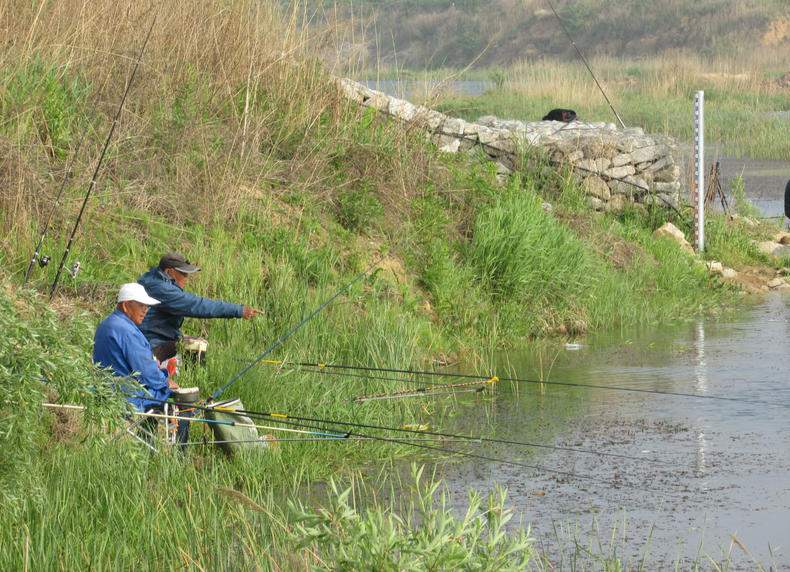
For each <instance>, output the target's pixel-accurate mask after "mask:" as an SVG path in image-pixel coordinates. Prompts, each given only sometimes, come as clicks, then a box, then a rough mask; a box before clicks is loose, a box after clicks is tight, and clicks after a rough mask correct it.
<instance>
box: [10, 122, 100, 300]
mask: <svg viewBox="0 0 790 572" xmlns="http://www.w3.org/2000/svg"><path fill="white" fill-rule="evenodd" d="M87 137H88V128H87V127H85V131H83V133H82V137H81V138H80V141H79V143H78V144H77V148H76V149H75V150H74V153H73V154H72V155H71V159H70V160H69V164H68V166H67V167H66V172H65V173H64V175H63V181H61V183H60V188H59V189H58V194H57V195H56V196H55V202H54V203H53V204H52V208H51V209H50V211H49V215H47V220H46V221H45V222H44V224H43V226H42V229H41V232H40V233H39V237H38V242H37V243H36V246H35V247H34V248H33V256H31V257H30V262H29V263H28V265H27V270H26V271H25V277H24V279H23V280H22V285H23V286H24V285H26V284H27V281H28V280H29V279H30V274H31V273H32V272H33V266H35V264H36V262H37V261H39V257H40V256H41V247H42V246H43V244H44V239H45V238H46V236H47V232H49V227H50V225H51V224H52V218H53V217H54V216H55V211H56V210H57V209H58V207H59V206H60V199H61V197H62V196H63V193H64V191H65V190H66V184H67V183H68V180H69V178H70V177H71V173H72V170H73V168H74V163H75V162H76V160H77V156H78V155H79V153H80V149H82V144H83V143H84V142H85V139H86V138H87ZM39 264H40V265H41V267H42V268H43V267H44V266H46V265H47V264H49V257H46V256H45V257H43V258H41V260H40V261H39Z"/></svg>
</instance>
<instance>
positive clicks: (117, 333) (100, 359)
mask: <svg viewBox="0 0 790 572" xmlns="http://www.w3.org/2000/svg"><path fill="white" fill-rule="evenodd" d="M93 361H94V362H96V364H97V365H99V367H103V368H106V367H110V368H112V371H113V373H114V374H115V375H116V376H118V377H127V378H128V377H132V378H133V379H134V380H136V381H137V382H138V383H140V385H142V386H143V387H144V388H145V389H146V390H147V391H142V390H139V389H138V390H137V391H135V390H133V389H131V388H127V389H126V391H127V393H131V394H132V395H133V397H130V398H129V402H130V403H131V404H132V405H134V406H135V408H137V410H138V411H145V410H146V409H149V408H150V407H155V406H157V405H161V403H159V402H158V401H151V400H147V399H145V398H146V397H153V398H154V399H155V400H156V399H158V400H164V399H167V398H168V397H170V389H169V388H168V386H167V374H166V373H165V372H163V371H162V370H161V369H159V366H158V364H157V362H156V359H155V358H154V354H153V352H152V351H151V345H150V344H149V343H148V340H146V339H145V336H144V335H143V333H142V332H141V331H140V329H139V328H138V327H137V325H136V324H135V323H134V322H132V321H131V320H130V319H129V317H128V316H127V315H126V314H124V313H123V312H121V311H120V310H115V311H114V312H113V313H112V314H110V315H109V316H107V318H105V319H104V321H103V322H102V323H101V324H99V327H98V328H96V335H95V336H94V337H93ZM135 372H137V373H136V374H135V375H132V374H133V373H135Z"/></svg>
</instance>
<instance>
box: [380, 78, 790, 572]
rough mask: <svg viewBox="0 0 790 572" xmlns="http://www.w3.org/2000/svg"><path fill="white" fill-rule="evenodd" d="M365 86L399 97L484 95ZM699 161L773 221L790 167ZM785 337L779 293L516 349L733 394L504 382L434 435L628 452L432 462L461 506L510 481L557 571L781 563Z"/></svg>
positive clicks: (551, 371) (581, 373)
mask: <svg viewBox="0 0 790 572" xmlns="http://www.w3.org/2000/svg"><path fill="white" fill-rule="evenodd" d="M368 85H369V87H372V88H374V89H379V90H382V91H385V92H387V93H390V94H392V95H396V96H399V97H407V98H415V97H416V98H421V97H423V98H424V97H425V95H426V94H427V93H428V92H430V91H431V90H433V91H436V90H437V89H450V90H452V91H455V92H457V93H461V94H464V95H472V96H476V95H481V94H482V93H484V92H485V91H486V90H487V89H489V88H490V85H489V84H488V83H487V82H463V81H461V82H458V81H454V82H450V84H449V85H442V86H437V85H433V84H425V83H424V82H396V81H393V82H383V83H381V82H380V83H378V84H376V83H375V82H368ZM777 120H783V121H787V118H786V117H784V116H781V117H778V118H777ZM708 159H709V161H713V160H720V161H721V169H722V171H721V176H722V183H723V187H724V190H725V192H728V194H729V190H730V188H731V185H732V182H733V180H734V179H736V178H737V177H743V181H744V187H745V190H746V195H747V197H748V198H749V199H750V200H751V201H752V202H753V203H754V204H755V205H756V206H757V207H758V208H759V209H760V211H761V212H762V214H763V216H767V217H773V216H777V215H781V214H782V212H783V195H784V188H785V184H786V182H787V179H788V178H790V161H759V160H753V159H748V158H745V159H735V158H730V157H726V156H720V152H719V151H718V150H716V149H715V148H711V149H710V153H709V157H708ZM789 334H790V297H787V298H784V297H781V296H780V295H773V296H771V297H769V298H766V299H764V300H763V301H761V302H760V303H758V304H757V305H755V306H753V307H751V308H749V309H748V310H745V311H744V312H742V313H741V314H740V315H737V316H730V317H727V318H722V317H713V318H706V319H700V320H697V321H693V322H687V323H682V324H677V325H674V326H664V327H661V328H653V329H642V330H633V331H628V332H620V331H618V332H616V333H610V334H603V335H596V336H591V337H590V338H588V339H585V340H583V345H581V347H577V346H574V345H572V346H569V347H568V348H567V349H566V348H564V347H563V348H560V349H559V350H553V351H549V350H546V349H545V348H544V349H542V350H525V351H521V352H509V353H508V354H507V355H503V356H500V363H499V371H500V372H502V371H508V372H509V373H510V374H511V376H512V377H518V378H528V379H537V378H542V379H547V380H548V381H561V382H570V383H578V384H596V385H608V386H618V387H623V388H632V389H639V390H655V391H660V392H677V393H690V394H698V395H703V396H711V397H715V396H720V397H726V398H727V400H720V399H704V398H693V397H682V396H669V395H661V394H655V393H644V392H628V391H613V390H605V389H591V388H580V387H567V386H561V385H549V384H544V385H542V386H539V385H535V384H510V383H507V382H502V383H500V384H499V385H498V387H497V390H496V393H495V394H494V396H493V397H489V398H469V397H459V398H458V400H457V402H455V403H453V404H452V407H453V409H455V410H456V411H457V414H456V415H455V416H454V417H453V420H452V421H451V422H449V423H448V422H447V421H444V422H443V423H442V429H443V430H448V431H449V430H453V431H457V432H462V431H463V432H467V433H469V434H477V435H480V434H484V435H492V436H495V437H497V438H500V439H507V440H514V441H522V442H523V441H529V442H533V443H539V444H545V445H557V446H563V447H572V448H576V449H588V450H591V451H597V452H602V453H609V454H617V455H627V456H631V457H636V459H623V458H619V457H605V456H599V455H591V454H585V453H579V452H569V451H553V450H549V449H539V448H532V449H529V448H524V447H521V446H512V445H495V446H485V447H479V448H477V449H469V451H470V452H474V453H476V454H480V455H485V456H490V457H498V458H502V459H508V460H512V461H517V462H521V463H524V464H528V465H535V466H540V467H541V468H540V469H529V468H525V467H513V466H509V465H502V464H497V463H493V462H489V461H485V460H476V461H471V460H467V461H463V460H461V461H460V462H455V463H450V464H441V465H439V466H437V467H436V470H437V471H438V475H439V476H441V477H442V478H443V479H444V481H445V483H446V485H447V488H448V491H450V494H451V495H452V498H453V502H454V504H455V505H456V506H457V507H458V509H459V511H463V510H464V509H465V507H466V502H467V494H468V491H470V490H477V491H480V492H483V493H486V492H490V491H492V490H493V489H494V488H495V487H497V486H503V487H506V488H507V489H508V491H509V500H508V504H509V506H510V507H511V508H512V509H513V510H514V512H515V519H514V520H515V521H516V523H518V524H522V525H529V526H531V527H532V531H533V534H534V536H535V538H536V541H537V543H538V545H539V546H540V548H541V550H542V551H543V552H544V553H545V554H546V555H547V556H548V558H549V559H550V560H551V561H552V563H553V564H555V565H556V566H557V567H558V568H560V569H565V568H569V567H573V566H576V567H578V568H582V569H585V568H588V567H589V568H592V569H598V568H600V567H602V563H601V558H603V557H605V556H606V555H613V554H616V555H618V556H619V557H621V558H623V559H624V560H625V561H626V567H627V568H628V569H630V568H634V567H638V566H639V565H640V564H643V565H644V567H645V569H648V570H654V569H663V568H670V569H673V568H675V567H679V568H680V569H686V568H688V567H689V566H691V564H692V563H694V562H702V563H703V567H705V566H704V564H705V563H706V562H707V560H706V558H707V557H708V556H709V557H711V558H713V559H714V560H726V561H728V562H729V563H730V567H731V569H736V570H752V569H755V568H757V567H758V564H759V565H762V566H764V567H765V568H766V569H774V570H790V374H788V371H787V369H788V367H789V366H790V345H789V344H788V342H787V340H788V335H789ZM749 401H751V402H752V403H748V402H749ZM755 401H759V402H762V403H753V402H755ZM655 461H660V462H661V464H659V463H657V462H655ZM551 470H555V471H561V472H562V473H563V474H560V473H552V472H551ZM567 473H573V474H574V475H575V476H569V475H568V474H567ZM733 539H737V541H735V540H733ZM580 547H581V548H580ZM585 555H586V556H585Z"/></svg>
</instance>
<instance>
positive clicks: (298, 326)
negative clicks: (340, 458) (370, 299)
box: [211, 256, 382, 400]
mask: <svg viewBox="0 0 790 572" xmlns="http://www.w3.org/2000/svg"><path fill="white" fill-rule="evenodd" d="M381 259H382V256H379V257H378V258H377V259H376V261H375V262H373V264H371V265H370V266H369V267H368V268H367V269H365V270H363V271H362V272H360V273H359V274H357V275H356V276H355V277H354V279H353V280H351V281H350V282H349V283H348V284H346V285H345V286H343V287H342V288H340V290H338V291H337V292H335V293H334V294H333V295H332V296H331V297H330V298H329V299H327V300H326V301H324V302H323V303H322V304H321V305H320V306H318V308H316V309H315V310H313V311H312V312H311V313H310V314H309V315H308V316H307V317H305V318H303V319H302V321H301V322H299V323H298V324H296V325H295V326H294V327H293V328H291V329H290V330H288V331H287V332H286V333H285V334H283V335H282V336H280V337H279V338H277V340H275V342H274V343H273V344H272V345H270V346H269V347H268V348H266V349H265V350H264V351H263V352H262V353H261V354H260V355H259V356H258V357H257V358H255V360H253V361H252V362H251V363H250V364H248V365H247V366H246V367H243V368H242V369H241V370H239V372H238V373H236V375H234V376H233V377H232V378H231V379H230V381H228V383H226V384H225V385H223V386H222V387H220V388H219V389H217V390H216V391H215V392H214V393H212V394H211V400H216V399H217V398H218V397H220V396H221V395H222V394H223V393H225V391H226V390H227V389H228V388H229V387H231V386H232V385H233V384H234V383H236V382H237V381H238V380H239V379H241V377H242V376H243V375H244V374H245V373H247V372H248V371H250V370H251V369H252V368H253V367H255V366H256V365H257V364H258V363H259V362H260V361H262V360H263V359H264V358H265V357H266V356H267V355H269V354H270V353H272V352H273V351H274V350H276V349H277V348H279V347H280V346H281V345H283V344H284V343H285V341H286V340H287V339H288V338H290V337H291V336H292V335H294V334H295V333H296V332H298V331H299V330H300V329H301V328H302V326H304V325H305V324H307V322H309V321H310V320H312V319H313V318H314V317H315V316H316V315H318V314H319V313H320V312H321V311H322V310H323V309H324V308H326V307H327V306H329V304H331V303H332V302H334V300H335V299H336V298H337V297H338V296H340V295H341V294H343V293H344V292H346V291H347V290H348V289H349V288H351V286H353V285H354V284H356V283H357V282H359V281H360V280H362V279H363V278H365V277H366V276H367V275H368V274H370V272H371V271H372V270H373V269H374V268H376V267H377V266H378V263H379V262H380V261H381Z"/></svg>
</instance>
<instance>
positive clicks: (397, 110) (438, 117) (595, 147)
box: [339, 79, 681, 211]
mask: <svg viewBox="0 0 790 572" xmlns="http://www.w3.org/2000/svg"><path fill="white" fill-rule="evenodd" d="M339 86H340V89H341V91H342V93H343V94H345V95H346V97H348V98H349V99H351V100H352V101H354V102H356V103H358V104H360V105H362V106H365V107H371V108H373V109H375V110H377V111H379V112H381V113H383V114H386V115H389V116H391V117H393V118H394V119H397V120H399V121H403V122H406V123H409V124H410V125H415V126H417V127H421V128H423V129H425V130H426V131H427V133H428V134H429V136H430V137H431V140H432V141H433V142H434V143H435V144H436V145H437V146H438V147H439V149H440V150H441V151H444V152H447V153H459V152H480V151H482V152H483V153H485V155H486V156H487V157H489V158H490V159H491V160H492V161H495V162H496V163H497V171H498V173H499V175H500V177H507V176H508V175H509V174H510V173H511V172H512V170H513V169H514V167H515V165H516V162H517V155H518V153H519V150H521V149H524V148H527V147H539V148H541V149H543V150H544V151H545V152H546V153H547V155H548V157H549V159H550V161H551V162H552V164H554V165H557V166H562V165H565V166H568V167H570V168H572V170H573V172H574V174H575V176H576V177H577V178H578V179H579V181H580V183H581V186H582V189H584V191H585V193H586V194H587V200H588V202H589V204H590V206H591V207H593V208H595V209H597V210H615V211H616V210H620V209H622V208H623V206H624V205H626V204H628V203H634V204H641V205H647V204H651V203H655V204H659V205H665V206H672V207H675V206H677V204H678V201H679V197H680V191H681V182H680V181H681V169H680V167H679V166H678V165H677V163H676V160H675V159H676V157H677V154H678V150H677V145H676V142H675V141H674V140H673V139H671V138H669V137H664V136H657V135H646V134H645V133H644V131H642V129H640V128H638V127H635V128H630V129H619V128H617V127H616V126H615V125H614V124H612V123H585V122H582V121H574V122H572V123H560V122H557V121H535V122H530V123H523V122H521V121H507V120H500V119H497V118H496V117H493V116H485V117H481V118H480V119H478V120H477V122H475V123H471V122H468V121H464V120H462V119H458V118H455V117H450V116H448V115H445V114H443V113H440V112H438V111H435V110H433V109H430V108H428V107H423V106H418V105H414V104H412V103H410V102H408V101H405V100H403V99H398V98H396V97H392V96H388V95H386V94H384V93H382V92H380V91H375V90H372V89H369V88H367V87H365V86H364V85H362V84H359V83H357V82H355V81H352V80H349V79H341V80H339Z"/></svg>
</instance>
